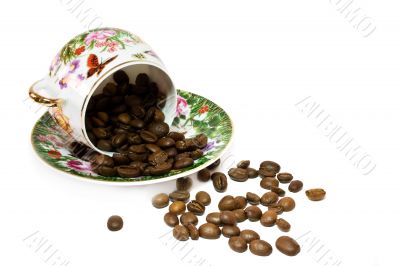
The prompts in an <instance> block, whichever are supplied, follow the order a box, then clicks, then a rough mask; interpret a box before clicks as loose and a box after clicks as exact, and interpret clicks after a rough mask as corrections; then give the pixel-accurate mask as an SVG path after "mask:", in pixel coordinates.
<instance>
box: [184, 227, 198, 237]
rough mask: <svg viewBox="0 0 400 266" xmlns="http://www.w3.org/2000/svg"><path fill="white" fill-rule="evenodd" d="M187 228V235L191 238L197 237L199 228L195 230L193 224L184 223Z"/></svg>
mask: <svg viewBox="0 0 400 266" xmlns="http://www.w3.org/2000/svg"><path fill="white" fill-rule="evenodd" d="M186 228H187V230H188V231H189V236H190V238H191V239H192V240H197V239H199V230H197V228H196V226H195V225H193V224H188V225H186Z"/></svg>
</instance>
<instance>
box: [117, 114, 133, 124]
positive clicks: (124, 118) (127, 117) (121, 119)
mask: <svg viewBox="0 0 400 266" xmlns="http://www.w3.org/2000/svg"><path fill="white" fill-rule="evenodd" d="M118 121H119V122H121V123H123V124H128V123H129V121H131V116H130V115H129V114H128V113H122V114H119V115H118Z"/></svg>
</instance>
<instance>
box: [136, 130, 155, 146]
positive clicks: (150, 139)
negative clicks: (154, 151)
mask: <svg viewBox="0 0 400 266" xmlns="http://www.w3.org/2000/svg"><path fill="white" fill-rule="evenodd" d="M140 137H141V138H142V139H143V140H144V141H145V142H147V143H154V142H156V141H157V135H156V134H154V133H152V132H150V131H147V130H142V131H140Z"/></svg>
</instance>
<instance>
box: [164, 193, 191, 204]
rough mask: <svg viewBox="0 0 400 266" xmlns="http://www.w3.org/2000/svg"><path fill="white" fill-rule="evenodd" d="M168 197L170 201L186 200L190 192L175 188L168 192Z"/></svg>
mask: <svg viewBox="0 0 400 266" xmlns="http://www.w3.org/2000/svg"><path fill="white" fill-rule="evenodd" d="M169 198H170V200H171V201H183V202H187V201H188V200H189V198H190V193H189V192H188V191H186V190H175V191H174V192H171V193H169Z"/></svg>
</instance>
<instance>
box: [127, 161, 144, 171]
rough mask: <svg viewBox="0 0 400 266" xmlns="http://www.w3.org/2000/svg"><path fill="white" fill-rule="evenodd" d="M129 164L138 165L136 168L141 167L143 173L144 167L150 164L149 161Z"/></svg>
mask: <svg viewBox="0 0 400 266" xmlns="http://www.w3.org/2000/svg"><path fill="white" fill-rule="evenodd" d="M129 165H130V166H133V167H136V168H139V169H140V171H141V172H142V173H143V172H144V169H145V168H146V167H147V165H148V164H147V163H143V162H131V163H130V164H129Z"/></svg>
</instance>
